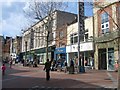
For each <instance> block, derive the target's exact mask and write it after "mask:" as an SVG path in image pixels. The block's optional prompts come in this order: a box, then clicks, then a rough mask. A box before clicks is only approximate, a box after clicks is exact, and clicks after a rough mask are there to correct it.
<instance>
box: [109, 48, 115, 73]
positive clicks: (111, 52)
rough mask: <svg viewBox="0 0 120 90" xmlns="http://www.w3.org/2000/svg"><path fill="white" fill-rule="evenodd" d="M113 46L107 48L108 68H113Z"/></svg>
mask: <svg viewBox="0 0 120 90" xmlns="http://www.w3.org/2000/svg"><path fill="white" fill-rule="evenodd" d="M114 63H115V61H114V48H108V70H110V71H113V70H114Z"/></svg>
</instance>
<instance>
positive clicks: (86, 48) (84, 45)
mask: <svg viewBox="0 0 120 90" xmlns="http://www.w3.org/2000/svg"><path fill="white" fill-rule="evenodd" d="M91 50H93V42H86V43H81V44H80V51H91ZM66 52H78V44H75V45H70V46H66Z"/></svg>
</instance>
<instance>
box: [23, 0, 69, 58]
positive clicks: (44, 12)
mask: <svg viewBox="0 0 120 90" xmlns="http://www.w3.org/2000/svg"><path fill="white" fill-rule="evenodd" d="M66 7H67V3H63V2H38V1H37V0H34V1H33V2H30V5H29V9H28V10H27V11H25V14H26V15H27V16H28V17H30V18H32V19H33V21H36V20H37V21H38V22H39V21H41V22H42V23H43V25H45V29H46V31H45V32H42V31H40V32H35V31H34V33H43V34H42V36H34V37H36V38H39V37H45V38H46V59H47V58H48V45H49V43H50V42H49V41H52V40H53V34H52V24H53V20H54V14H55V13H54V12H55V11H56V10H64V9H65V8H66Z"/></svg>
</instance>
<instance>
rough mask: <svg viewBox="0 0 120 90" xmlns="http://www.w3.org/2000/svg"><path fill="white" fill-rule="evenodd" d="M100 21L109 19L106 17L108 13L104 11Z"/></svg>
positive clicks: (103, 21) (104, 21)
mask: <svg viewBox="0 0 120 90" xmlns="http://www.w3.org/2000/svg"><path fill="white" fill-rule="evenodd" d="M101 21H102V24H103V23H106V22H108V21H109V19H108V13H106V12H105V13H103V14H102V15H101Z"/></svg>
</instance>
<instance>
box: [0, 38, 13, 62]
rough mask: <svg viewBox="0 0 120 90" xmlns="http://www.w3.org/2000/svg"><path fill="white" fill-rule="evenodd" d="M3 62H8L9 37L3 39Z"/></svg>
mask: <svg viewBox="0 0 120 90" xmlns="http://www.w3.org/2000/svg"><path fill="white" fill-rule="evenodd" d="M3 42H4V43H3V52H2V53H3V60H6V61H8V60H9V59H10V58H11V56H10V44H11V37H8V36H6V38H4V39H3Z"/></svg>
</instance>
